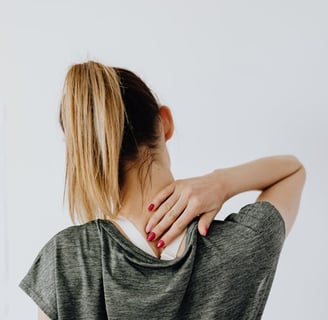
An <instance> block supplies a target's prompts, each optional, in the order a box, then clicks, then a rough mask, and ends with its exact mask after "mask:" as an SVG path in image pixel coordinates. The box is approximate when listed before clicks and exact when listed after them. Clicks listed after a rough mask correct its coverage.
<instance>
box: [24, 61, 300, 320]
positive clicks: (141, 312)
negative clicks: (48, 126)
mask: <svg viewBox="0 0 328 320" xmlns="http://www.w3.org/2000/svg"><path fill="white" fill-rule="evenodd" d="M60 124H61V126H62V129H63V131H64V134H65V139H66V145H67V149H66V150H67V153H66V160H67V163H66V187H67V188H68V200H69V211H70V215H71V218H72V220H73V222H76V221H77V220H78V221H79V222H81V223H82V224H81V225H77V226H71V227H68V228H66V229H64V230H62V231H61V232H59V233H58V234H56V235H55V236H54V237H53V238H52V239H50V240H49V241H48V243H47V244H46V245H45V246H44V247H43V248H42V250H41V251H40V253H39V254H38V256H37V257H36V259H35V261H34V263H33V265H32V267H31V268H30V270H29V272H28V273H27V275H26V276H25V277H24V279H23V280H22V281H21V283H20V287H21V288H22V289H23V290H24V291H25V292H26V293H27V294H29V295H30V296H31V297H32V299H33V300H34V301H35V302H36V303H37V304H38V306H39V311H40V312H39V319H88V320H90V319H144V318H146V317H147V318H153V319H197V320H199V319H229V320H232V319H260V318H261V316H262V313H263V309H264V306H265V303H266V301H267V297H268V294H269V292H270V289H271V285H272V281H273V278H274V274H275V271H276V267H277V263H278V260H279V255H280V252H281V249H282V246H283V243H284V240H285V237H286V236H287V234H288V233H289V231H290V229H291V228H292V225H293V223H294V221H295V217H296V215H297V211H298V208H299V203H300V198H301V193H302V189H303V185H304V181H305V170H304V168H303V166H302V164H301V163H300V162H299V161H298V160H297V159H296V158H295V157H293V156H274V157H267V158H262V159H258V160H254V161H251V162H248V163H245V164H242V165H239V166H236V167H232V168H225V169H216V170H214V171H212V172H211V173H209V174H206V175H204V176H201V177H196V178H191V179H185V180H177V181H175V180H174V177H173V175H172V173H171V171H170V158H169V154H168V151H167V147H166V141H167V140H168V139H170V138H171V137H172V135H173V130H174V125H173V119H172V115H171V113H170V109H169V108H168V107H166V106H161V105H160V104H159V103H158V102H157V101H156V99H155V98H154V96H153V94H152V93H151V91H150V89H149V88H148V87H147V86H146V85H145V83H144V82H143V81H142V80H141V79H140V78H139V77H137V76H136V75H135V74H133V73H132V72H130V71H128V70H125V69H121V68H112V67H108V66H104V65H102V64H100V63H97V62H93V61H89V62H86V63H83V64H76V65H73V66H72V67H71V68H70V70H69V71H68V74H67V76H66V81H65V86H64V92H63V97H62V101H61V107H60ZM248 190H261V191H262V192H261V193H260V195H259V197H258V198H257V199H256V201H255V202H254V203H250V204H247V205H245V206H243V207H242V208H241V209H240V210H239V212H238V213H231V214H230V215H229V216H228V217H226V218H225V220H224V221H219V220H217V221H213V222H212V220H213V219H214V217H215V216H216V214H217V212H218V211H219V210H220V208H221V206H222V205H223V203H224V202H225V201H226V200H228V199H230V198H231V197H233V196H234V195H236V194H238V193H241V192H244V191H248ZM65 191H66V188H65ZM197 230H198V231H199V232H197ZM146 239H147V240H146Z"/></svg>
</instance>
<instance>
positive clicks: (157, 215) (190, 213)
mask: <svg viewBox="0 0 328 320" xmlns="http://www.w3.org/2000/svg"><path fill="white" fill-rule="evenodd" d="M304 181H305V170H304V168H303V166H302V164H301V163H300V162H299V160H298V159H297V158H296V157H294V156H290V155H286V156H272V157H265V158H260V159H257V160H253V161H250V162H247V163H244V164H241V165H238V166H234V167H230V168H224V169H216V170H214V171H213V172H211V173H210V174H207V175H204V176H201V177H196V178H189V179H183V180H176V181H175V182H174V183H172V184H170V185H168V186H167V187H165V188H164V189H163V190H162V191H160V192H159V193H158V194H157V195H156V196H155V198H154V199H153V201H152V203H153V204H154V205H155V206H154V208H155V211H156V212H154V214H153V215H152V217H151V218H150V220H149V225H151V226H152V229H151V230H152V231H153V232H154V233H155V234H156V240H157V239H162V240H163V241H164V243H165V244H166V245H167V244H168V243H170V242H171V241H173V240H174V239H175V238H176V237H177V236H178V235H179V234H180V233H181V232H182V230H184V228H186V226H187V225H188V224H189V223H190V222H191V221H192V220H193V219H194V218H195V217H197V216H198V215H199V214H200V213H202V215H201V218H200V220H199V223H198V230H199V232H200V233H201V234H202V235H206V232H207V229H208V228H209V226H210V224H211V222H212V221H213V219H214V218H215V216H216V214H217V212H218V211H219V210H220V209H221V207H222V205H223V203H224V202H225V201H227V200H228V199H230V198H231V197H233V196H235V195H237V194H239V193H242V192H245V191H251V190H260V191H262V192H261V194H260V196H259V197H258V198H257V201H264V200H266V201H269V202H270V203H272V204H273V205H274V206H275V207H276V208H277V209H278V210H279V212H280V213H281V215H282V217H283V219H284V221H285V227H286V236H287V234H288V232H289V231H290V229H291V227H292V224H293V223H294V220H295V218H296V214H297V211H298V207H299V203H300V198H301V193H302V189H303V185H304ZM177 199H178V200H177ZM166 208H170V209H169V210H168V209H166ZM181 212H182V214H181ZM167 213H169V214H167ZM173 213H174V214H173ZM177 213H179V214H177ZM174 216H176V217H177V219H172V217H174ZM164 232H165V233H164Z"/></svg>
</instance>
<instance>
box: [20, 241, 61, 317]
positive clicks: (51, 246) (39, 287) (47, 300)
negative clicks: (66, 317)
mask: <svg viewBox="0 0 328 320" xmlns="http://www.w3.org/2000/svg"><path fill="white" fill-rule="evenodd" d="M55 269H56V241H55V237H53V238H52V239H50V240H49V241H48V242H47V243H46V244H45V246H44V247H43V248H42V249H41V251H40V252H39V254H38V255H37V257H36V258H35V260H34V262H33V263H32V266H31V267H30V269H29V271H28V272H27V274H26V275H25V277H24V278H23V279H22V280H21V282H20V283H19V287H20V288H21V289H22V290H23V291H24V292H25V293H26V294H28V295H29V296H30V297H31V298H32V299H33V300H34V302H35V303H36V304H37V305H38V306H39V308H40V309H41V310H42V311H43V312H44V313H45V314H46V315H47V316H48V317H49V318H50V319H52V320H54V319H57V299H56V273H55Z"/></svg>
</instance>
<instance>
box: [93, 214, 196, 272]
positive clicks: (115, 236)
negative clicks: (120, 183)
mask: <svg viewBox="0 0 328 320" xmlns="http://www.w3.org/2000/svg"><path fill="white" fill-rule="evenodd" d="M96 223H97V224H98V227H99V229H103V230H104V231H105V232H106V234H108V235H109V236H110V237H111V239H112V240H113V241H115V242H116V244H118V245H119V246H120V247H122V248H123V249H124V251H126V253H127V257H128V258H129V259H130V260H133V262H134V263H137V264H139V265H143V266H145V267H146V266H151V267H163V266H171V265H175V264H177V263H179V262H181V261H183V260H185V259H186V258H187V257H188V256H189V255H190V252H192V251H194V250H192V249H193V247H195V245H196V242H197V233H196V231H197V223H198V219H196V220H194V221H192V222H191V223H190V224H189V225H188V227H187V231H186V244H185V248H184V251H183V253H182V254H181V255H180V256H179V257H176V258H174V259H171V260H161V259H159V258H157V257H155V256H152V255H150V254H149V253H147V252H145V251H143V250H142V249H140V248H139V247H137V246H136V245H135V244H134V243H132V242H131V241H130V240H128V239H127V238H126V237H125V236H124V235H123V234H122V233H121V232H120V231H119V230H118V229H117V228H116V226H115V225H114V224H113V223H112V222H111V221H110V220H108V219H97V220H96Z"/></svg>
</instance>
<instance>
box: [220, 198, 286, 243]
mask: <svg viewBox="0 0 328 320" xmlns="http://www.w3.org/2000/svg"><path fill="white" fill-rule="evenodd" d="M225 221H231V222H235V223H238V224H241V225H243V226H244V227H246V228H248V229H250V230H253V231H254V232H255V233H256V234H258V235H260V236H261V237H262V238H263V239H266V240H267V241H271V242H272V241H273V242H277V243H280V244H282V243H283V242H284V240H285V236H286V229H285V222H284V219H283V217H282V215H281V213H280V212H279V211H278V209H277V208H276V207H275V206H274V205H273V204H271V203H270V202H268V201H257V202H254V203H251V204H247V205H245V206H243V207H242V208H241V209H240V210H239V213H232V214H230V215H229V216H227V217H226V219H225Z"/></svg>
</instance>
